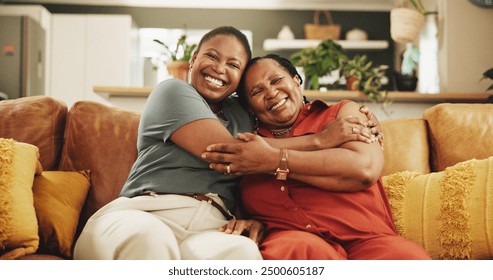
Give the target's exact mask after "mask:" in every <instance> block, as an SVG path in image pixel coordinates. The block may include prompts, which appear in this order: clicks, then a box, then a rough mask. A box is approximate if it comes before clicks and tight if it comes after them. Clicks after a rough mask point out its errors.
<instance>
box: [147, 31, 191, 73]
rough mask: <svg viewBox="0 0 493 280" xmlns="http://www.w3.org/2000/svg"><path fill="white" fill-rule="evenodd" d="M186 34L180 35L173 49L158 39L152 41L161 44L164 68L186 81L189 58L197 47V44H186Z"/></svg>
mask: <svg viewBox="0 0 493 280" xmlns="http://www.w3.org/2000/svg"><path fill="white" fill-rule="evenodd" d="M186 40H187V35H182V36H181V37H180V38H179V39H178V42H177V43H176V46H175V48H174V49H171V48H170V47H169V46H168V45H166V44H165V43H164V42H162V41H161V40H158V39H154V40H153V41H154V42H156V43H158V44H160V45H161V46H163V51H162V53H161V54H162V56H163V57H164V59H165V61H167V62H166V68H167V69H168V73H170V74H171V75H172V76H173V77H174V78H176V79H180V80H184V81H186V80H187V78H188V69H189V67H190V63H189V61H190V59H191V58H192V53H193V51H194V50H195V48H196V47H197V44H188V43H187V42H186Z"/></svg>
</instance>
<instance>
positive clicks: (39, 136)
mask: <svg viewBox="0 0 493 280" xmlns="http://www.w3.org/2000/svg"><path fill="white" fill-rule="evenodd" d="M139 117H140V114H139V113H137V112H131V111H126V110H122V109H118V108H111V107H108V106H105V105H103V104H100V103H96V102H91V101H81V102H78V103H76V104H74V105H73V107H71V108H70V110H68V108H67V106H66V105H65V104H63V103H62V102H60V101H57V100H55V99H53V98H51V97H48V96H36V97H24V98H20V99H15V100H6V101H1V102H0V138H13V139H15V140H16V141H19V142H26V143H31V144H33V145H35V146H37V147H38V148H39V151H40V162H41V164H42V166H43V170H45V171H46V170H67V171H77V170H90V182H91V187H90V190H89V193H88V195H87V199H86V201H85V204H84V207H83V209H82V211H81V214H80V220H79V224H78V227H79V230H78V231H77V234H78V232H79V231H80V229H81V228H82V227H83V226H84V224H85V222H86V221H87V219H88V218H89V217H90V216H91V215H92V214H93V213H94V212H95V211H97V210H98V209H99V208H100V207H102V206H103V205H105V204H106V203H108V202H109V201H111V200H113V199H114V198H116V197H117V196H118V194H119V192H120V189H121V187H122V185H123V183H124V182H125V180H126V177H127V174H128V172H129V170H130V168H131V166H132V164H133V162H134V160H135V159H136V156H137V150H136V137H137V127H138V123H139ZM381 124H382V128H383V132H384V135H385V139H384V145H385V149H384V155H385V167H384V172H383V174H382V175H383V176H387V175H390V174H395V173H397V172H400V171H413V172H419V173H420V174H429V173H430V172H439V171H443V170H444V169H446V168H447V167H449V166H452V165H454V164H456V163H459V162H462V161H466V160H469V159H473V158H476V159H486V158H488V157H490V156H493V104H440V105H436V106H434V107H432V108H430V109H428V110H426V111H425V112H424V115H423V118H415V119H398V120H388V121H382V122H381ZM489 184H493V182H490V183H489ZM490 189H491V188H490ZM491 193H492V192H490V194H489V198H488V199H491ZM489 219H490V221H491V219H492V218H491V216H490V217H489ZM492 230H493V226H492V225H491V224H490V225H488V228H487V231H488V232H489V233H488V234H489V235H490V236H491V235H493V233H492ZM77 234H76V235H77ZM488 234H487V235H488ZM489 241H491V240H489ZM489 241H488V242H489ZM491 245H492V244H490V245H489V246H490V248H491V247H493V246H491ZM490 250H491V249H490ZM490 254H491V252H490ZM54 258H55V259H56V258H59V257H58V256H54V255H43V254H34V255H29V256H25V257H23V259H54ZM490 258H491V255H490Z"/></svg>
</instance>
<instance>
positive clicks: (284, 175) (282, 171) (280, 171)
mask: <svg viewBox="0 0 493 280" xmlns="http://www.w3.org/2000/svg"><path fill="white" fill-rule="evenodd" d="M279 154H280V160H279V167H278V168H277V170H276V173H274V175H276V179H277V180H286V179H288V174H289V169H288V149H286V148H282V149H281V151H280V153H279Z"/></svg>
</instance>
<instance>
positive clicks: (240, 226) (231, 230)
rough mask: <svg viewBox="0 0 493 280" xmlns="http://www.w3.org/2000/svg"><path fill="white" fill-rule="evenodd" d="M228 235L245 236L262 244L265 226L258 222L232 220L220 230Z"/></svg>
mask: <svg viewBox="0 0 493 280" xmlns="http://www.w3.org/2000/svg"><path fill="white" fill-rule="evenodd" d="M219 230H220V231H222V232H224V233H226V234H236V235H244V236H247V237H248V238H250V239H252V240H253V241H255V243H257V245H258V244H260V242H262V240H263V238H264V225H263V224H262V223H261V222H259V221H257V220H237V219H232V220H230V221H229V222H228V223H227V224H226V225H224V226H222V227H221V228H219Z"/></svg>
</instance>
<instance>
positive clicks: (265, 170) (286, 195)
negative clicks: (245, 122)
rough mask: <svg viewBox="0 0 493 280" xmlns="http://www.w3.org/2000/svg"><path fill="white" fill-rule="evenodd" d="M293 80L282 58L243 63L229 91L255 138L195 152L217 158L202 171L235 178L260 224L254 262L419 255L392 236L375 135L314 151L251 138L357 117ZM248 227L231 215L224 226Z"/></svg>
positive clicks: (421, 255)
mask: <svg viewBox="0 0 493 280" xmlns="http://www.w3.org/2000/svg"><path fill="white" fill-rule="evenodd" d="M301 83H302V79H301V77H300V75H299V74H298V73H297V72H296V69H295V68H294V67H293V65H292V64H291V63H290V62H289V61H288V60H287V59H284V58H281V57H279V56H276V55H268V56H266V57H259V58H255V59H253V60H252V61H251V62H250V63H249V65H248V66H247V68H246V70H245V72H244V75H243V78H242V82H241V83H240V87H239V90H238V92H239V94H240V97H242V98H243V99H244V101H245V102H246V104H247V105H248V106H249V108H250V111H251V112H252V113H253V114H254V116H255V117H256V118H257V119H258V121H259V126H258V129H257V134H258V135H254V134H240V135H239V138H240V139H243V140H244V141H245V142H244V143H240V144H216V145H212V146H210V147H209V148H208V152H206V153H205V154H204V155H203V157H205V158H207V159H209V160H211V161H215V162H217V163H212V164H211V168H214V169H216V170H218V171H220V172H224V173H228V174H232V175H236V176H240V175H245V176H244V178H243V180H242V183H241V198H242V204H243V207H244V210H245V211H246V212H247V213H248V215H249V216H250V218H253V219H256V220H258V221H261V222H262V223H263V224H264V225H265V230H266V232H265V239H264V240H263V241H262V243H261V244H260V250H261V253H262V256H263V258H264V259H276V260H278V259H355V260H356V259H359V260H370V259H387V260H389V259H429V256H428V254H427V253H426V252H425V251H424V249H422V248H421V247H419V246H418V245H416V244H414V243H412V242H410V241H408V240H406V239H405V238H403V237H401V236H398V235H397V234H396V231H395V228H394V224H393V220H392V213H391V211H390V207H389V203H388V200H387V197H386V195H385V192H384V189H383V186H382V183H381V180H380V174H381V171H382V168H383V153H382V149H381V147H380V145H379V144H378V143H377V142H378V141H371V143H365V142H364V141H347V140H345V141H346V142H339V143H335V144H334V147H332V148H328V149H324V150H317V151H297V150H287V149H278V148H273V147H271V146H270V145H268V144H267V142H265V141H264V140H263V139H262V137H259V135H260V136H263V137H275V138H285V137H297V136H301V135H307V134H312V133H317V132H320V131H321V130H323V129H324V125H326V124H327V122H330V121H336V120H338V119H342V118H347V117H350V116H353V117H358V118H360V119H362V120H366V119H367V118H366V116H365V115H364V114H362V113H361V112H360V110H359V106H358V104H356V103H355V102H352V101H348V100H343V101H341V102H339V103H337V104H334V105H328V104H326V103H324V102H322V101H315V102H312V103H305V102H304V100H303V96H302V90H301ZM359 129H361V127H359V126H354V128H353V129H352V130H351V131H350V133H351V132H352V133H355V134H356V133H359V131H358V130H359ZM345 133H348V131H341V132H340V133H336V134H335V135H334V138H335V139H339V137H338V135H339V134H341V135H342V134H345ZM340 139H347V138H340ZM336 142H337V141H336ZM248 227H249V224H248V222H244V221H242V220H239V221H236V220H233V221H231V222H230V223H229V224H228V225H227V226H226V227H225V228H224V230H225V231H226V232H233V233H234V232H235V231H237V232H241V231H242V229H245V228H246V229H248Z"/></svg>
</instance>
